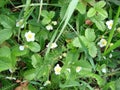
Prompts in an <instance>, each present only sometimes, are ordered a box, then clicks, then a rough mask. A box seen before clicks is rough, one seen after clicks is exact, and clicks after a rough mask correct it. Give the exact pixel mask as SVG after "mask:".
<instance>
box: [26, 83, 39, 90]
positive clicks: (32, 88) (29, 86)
mask: <svg viewBox="0 0 120 90" xmlns="http://www.w3.org/2000/svg"><path fill="white" fill-rule="evenodd" d="M28 90H37V89H36V88H35V87H34V86H33V85H32V84H28Z"/></svg>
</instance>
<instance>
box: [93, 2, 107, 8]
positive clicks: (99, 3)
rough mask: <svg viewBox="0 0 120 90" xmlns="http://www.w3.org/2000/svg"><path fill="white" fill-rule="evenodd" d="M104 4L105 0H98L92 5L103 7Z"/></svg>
mask: <svg viewBox="0 0 120 90" xmlns="http://www.w3.org/2000/svg"><path fill="white" fill-rule="evenodd" d="M105 4H106V2H105V1H99V2H97V3H96V4H95V5H94V7H95V8H103V7H104V6H105Z"/></svg>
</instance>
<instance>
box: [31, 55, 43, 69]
mask: <svg viewBox="0 0 120 90" xmlns="http://www.w3.org/2000/svg"><path fill="white" fill-rule="evenodd" d="M31 59H32V65H33V67H34V68H36V67H39V66H40V65H41V64H42V58H41V56H40V55H39V54H34V55H32V57H31Z"/></svg>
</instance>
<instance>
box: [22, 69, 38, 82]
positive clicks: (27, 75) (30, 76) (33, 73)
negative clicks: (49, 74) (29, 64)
mask: <svg viewBox="0 0 120 90" xmlns="http://www.w3.org/2000/svg"><path fill="white" fill-rule="evenodd" d="M35 76H36V70H35V69H30V70H27V71H25V72H24V78H25V79H27V80H29V81H30V80H33V79H34V78H35Z"/></svg>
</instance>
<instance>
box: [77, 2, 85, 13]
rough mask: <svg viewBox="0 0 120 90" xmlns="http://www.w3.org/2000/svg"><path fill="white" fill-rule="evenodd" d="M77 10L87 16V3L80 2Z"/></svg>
mask: <svg viewBox="0 0 120 90" xmlns="http://www.w3.org/2000/svg"><path fill="white" fill-rule="evenodd" d="M76 9H77V10H78V11H79V12H80V13H81V14H85V13H86V3H83V2H79V3H78V5H77V7H76Z"/></svg>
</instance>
